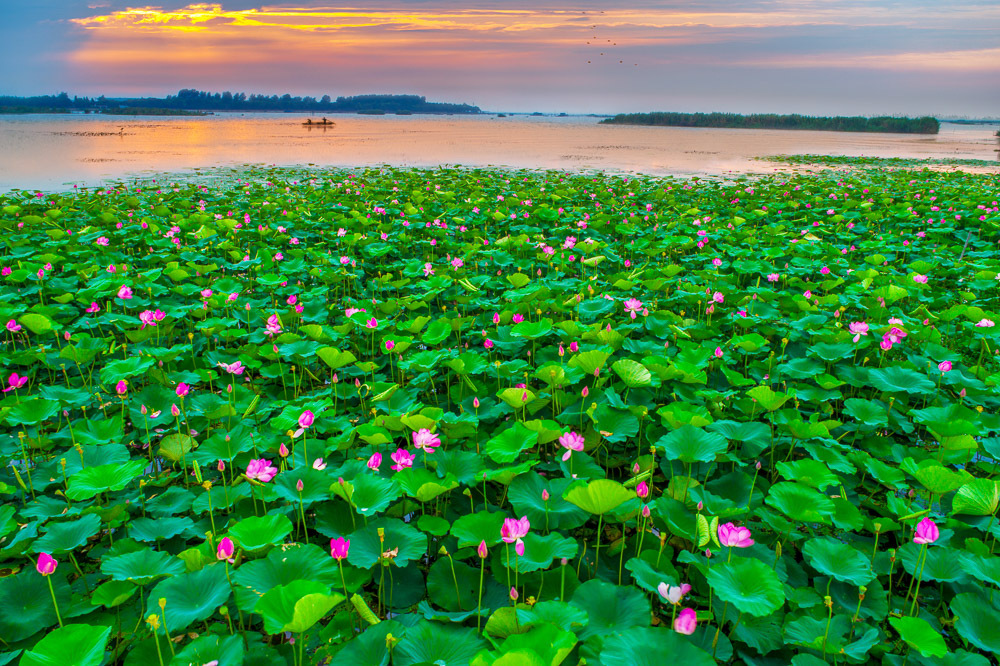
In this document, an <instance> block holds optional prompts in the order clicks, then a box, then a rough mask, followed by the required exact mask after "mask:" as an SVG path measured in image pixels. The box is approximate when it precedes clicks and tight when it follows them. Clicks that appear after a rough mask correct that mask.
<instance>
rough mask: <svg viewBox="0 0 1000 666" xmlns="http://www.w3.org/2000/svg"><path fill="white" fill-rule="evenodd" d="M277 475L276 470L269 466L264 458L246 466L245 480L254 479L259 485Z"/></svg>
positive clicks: (268, 461)
mask: <svg viewBox="0 0 1000 666" xmlns="http://www.w3.org/2000/svg"><path fill="white" fill-rule="evenodd" d="M277 474H278V468H277V467H275V466H274V465H272V464H271V461H270V460H265V459H264V458H259V459H254V460H251V461H250V464H249V465H247V472H246V475H247V478H248V479H255V480H257V481H260V482H261V483H267V482H268V481H270V480H271V479H273V478H274V477H275V476H276V475H277Z"/></svg>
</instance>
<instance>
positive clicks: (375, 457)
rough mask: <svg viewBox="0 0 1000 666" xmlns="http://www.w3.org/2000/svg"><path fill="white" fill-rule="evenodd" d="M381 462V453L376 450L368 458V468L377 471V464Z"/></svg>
mask: <svg viewBox="0 0 1000 666" xmlns="http://www.w3.org/2000/svg"><path fill="white" fill-rule="evenodd" d="M381 464H382V454H381V453H379V452H378V451H376V452H375V453H373V454H372V457H371V458H369V459H368V469H370V470H372V471H375V472H377V471H378V468H379V466H380V465H381Z"/></svg>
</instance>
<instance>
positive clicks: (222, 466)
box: [217, 460, 226, 472]
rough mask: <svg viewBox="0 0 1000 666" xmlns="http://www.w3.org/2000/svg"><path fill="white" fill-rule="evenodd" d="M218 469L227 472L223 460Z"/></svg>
mask: <svg viewBox="0 0 1000 666" xmlns="http://www.w3.org/2000/svg"><path fill="white" fill-rule="evenodd" d="M217 467H218V468H219V471H220V472H225V471H226V463H225V462H224V461H222V460H220V461H219V464H218V465H217Z"/></svg>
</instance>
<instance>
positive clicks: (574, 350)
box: [569, 340, 580, 354]
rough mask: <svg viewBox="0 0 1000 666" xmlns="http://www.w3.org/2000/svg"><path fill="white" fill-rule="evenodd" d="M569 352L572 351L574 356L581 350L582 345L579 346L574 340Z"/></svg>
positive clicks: (570, 344)
mask: <svg viewBox="0 0 1000 666" xmlns="http://www.w3.org/2000/svg"><path fill="white" fill-rule="evenodd" d="M569 350H570V351H571V352H573V353H574V354H575V353H576V352H577V351H579V350H580V345H578V344H577V343H576V340H574V341H573V342H571V343H569Z"/></svg>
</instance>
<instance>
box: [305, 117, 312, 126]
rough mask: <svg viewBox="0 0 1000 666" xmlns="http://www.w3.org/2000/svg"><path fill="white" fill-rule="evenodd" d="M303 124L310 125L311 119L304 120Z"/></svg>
mask: <svg viewBox="0 0 1000 666" xmlns="http://www.w3.org/2000/svg"><path fill="white" fill-rule="evenodd" d="M305 124H306V125H312V124H313V119H312V118H309V119H308V120H306V122H305Z"/></svg>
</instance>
